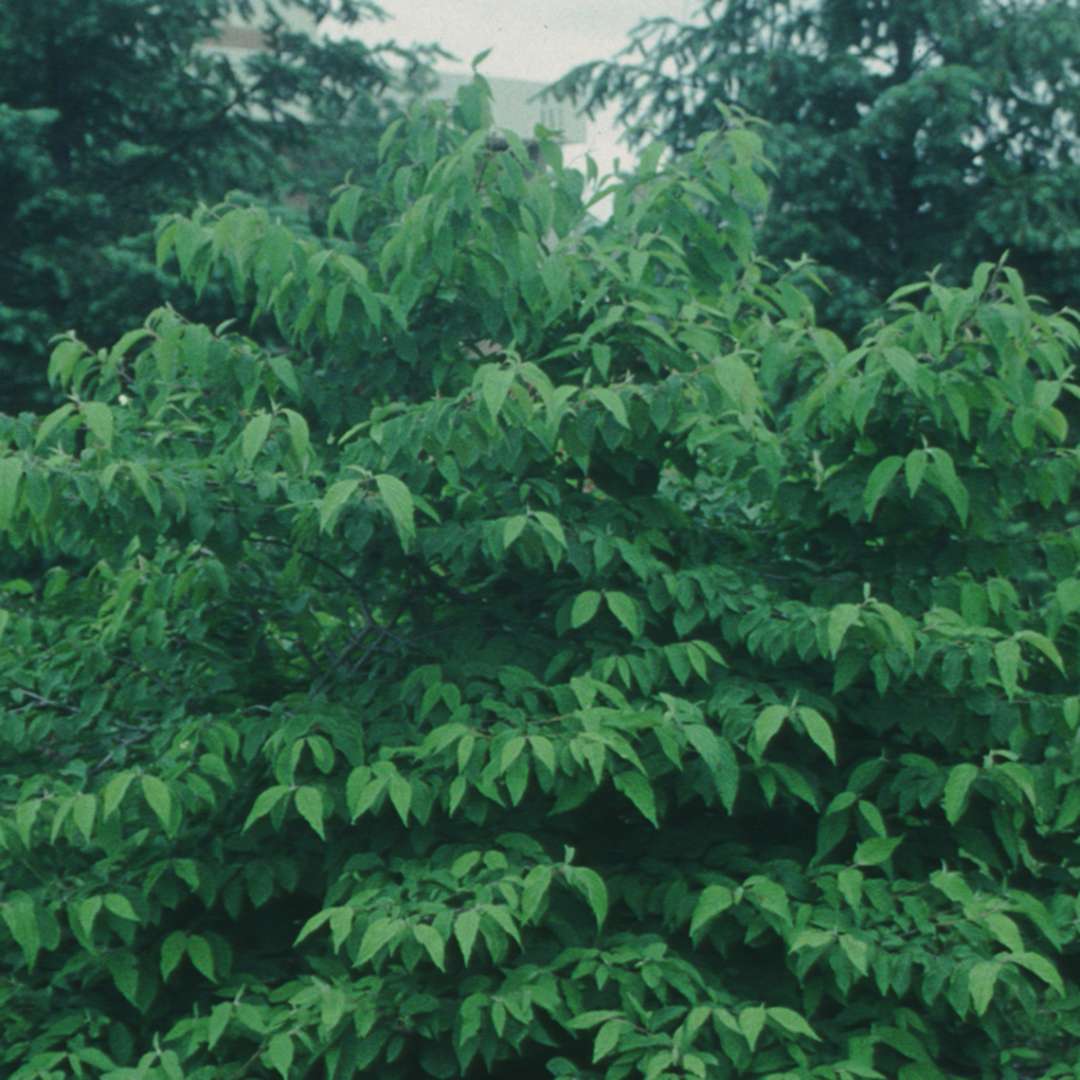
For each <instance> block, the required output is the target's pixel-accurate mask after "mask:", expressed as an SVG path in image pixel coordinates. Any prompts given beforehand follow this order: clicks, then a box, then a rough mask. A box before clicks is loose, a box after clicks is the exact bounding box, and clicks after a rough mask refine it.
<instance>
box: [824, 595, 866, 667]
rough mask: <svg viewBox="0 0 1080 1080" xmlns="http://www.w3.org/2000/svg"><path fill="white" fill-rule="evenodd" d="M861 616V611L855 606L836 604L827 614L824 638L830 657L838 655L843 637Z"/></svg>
mask: <svg viewBox="0 0 1080 1080" xmlns="http://www.w3.org/2000/svg"><path fill="white" fill-rule="evenodd" d="M861 614H862V611H861V609H860V608H859V607H858V606H857V605H855V604H837V605H836V607H834V608H833V609H832V611H830V612H829V622H828V629H827V631H826V638H827V640H828V643H829V655H830V656H832V657H836V656H837V655H838V654H839V652H840V646H841V645H842V644H843V641H844V637H845V636H846V634H847V632H848V630H850V629H851V627H852V626H854V625H855V624H856V623H857V622H858V621H859V617H860V615H861Z"/></svg>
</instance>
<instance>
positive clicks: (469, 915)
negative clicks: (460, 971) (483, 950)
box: [454, 905, 524, 967]
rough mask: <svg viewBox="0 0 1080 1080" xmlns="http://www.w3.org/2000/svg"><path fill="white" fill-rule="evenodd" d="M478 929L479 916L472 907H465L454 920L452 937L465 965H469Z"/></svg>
mask: <svg viewBox="0 0 1080 1080" xmlns="http://www.w3.org/2000/svg"><path fill="white" fill-rule="evenodd" d="M523 906H524V905H523ZM479 929H480V916H479V915H478V914H477V912H476V910H475V909H474V908H466V909H465V910H464V911H463V912H462V913H461V914H460V915H459V916H458V917H457V918H456V919H455V920H454V937H455V938H456V939H457V943H458V948H459V949H461V960H462V963H463V964H464V965H465V966H466V967H468V966H469V957H470V956H471V955H472V950H473V944H474V943H475V942H476V932H477V931H478V930H479Z"/></svg>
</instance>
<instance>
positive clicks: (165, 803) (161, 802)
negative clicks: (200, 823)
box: [139, 773, 172, 832]
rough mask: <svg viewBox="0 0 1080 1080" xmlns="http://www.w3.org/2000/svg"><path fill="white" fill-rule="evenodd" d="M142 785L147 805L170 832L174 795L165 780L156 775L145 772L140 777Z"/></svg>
mask: <svg viewBox="0 0 1080 1080" xmlns="http://www.w3.org/2000/svg"><path fill="white" fill-rule="evenodd" d="M139 783H140V785H141V786H142V793H143V798H144V799H146V805H147V806H149V807H150V809H151V810H153V811H154V813H155V814H157V817H158V820H159V821H160V822H161V824H162V827H163V828H164V829H165V831H166V832H169V830H170V827H171V822H172V795H171V794H170V792H169V789H168V787H167V786H166V785H165V783H164V781H162V780H159V779H158V777H156V776H151V775H149V773H144V774H143V775H142V776H141V777H140V778H139Z"/></svg>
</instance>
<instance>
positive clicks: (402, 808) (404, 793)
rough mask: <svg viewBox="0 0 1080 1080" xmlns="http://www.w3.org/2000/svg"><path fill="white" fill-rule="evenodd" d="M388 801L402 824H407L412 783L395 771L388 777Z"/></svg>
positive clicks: (410, 804)
mask: <svg viewBox="0 0 1080 1080" xmlns="http://www.w3.org/2000/svg"><path fill="white" fill-rule="evenodd" d="M389 795H390V802H391V803H393V806H394V809H395V810H396V811H397V813H398V817H400V818H401V823H402V825H408V824H409V808H410V807H411V806H412V785H411V784H410V783H409V781H408V780H406V779H405V777H403V776H399V775H397V774H396V773H395V774H394V775H393V776H392V777H390V784H389Z"/></svg>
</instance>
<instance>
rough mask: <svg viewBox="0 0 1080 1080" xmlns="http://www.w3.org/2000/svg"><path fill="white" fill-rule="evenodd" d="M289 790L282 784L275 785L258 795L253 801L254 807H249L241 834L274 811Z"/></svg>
mask: <svg viewBox="0 0 1080 1080" xmlns="http://www.w3.org/2000/svg"><path fill="white" fill-rule="evenodd" d="M288 793H289V789H288V788H287V787H286V786H285V785H284V784H275V785H274V786H273V787H269V788H267V789H266V790H265V791H264V792H262V793H260V795H259V797H258V798H257V799H256V800H255V803H254V805H253V806H252V807H251V812H250V813H249V814H248V816H247V820H246V821H245V822H244V825H243V828H242V829H241V831H242V832H247V830H248V828H250V827H251V826H252V825H254V824H255V822H256V821H258V820H259V818H261V817H265V816H266V815H267V814H269V813H270V811H271V810H273V809H274V807H275V806H277V804H278V803H279V802H281V800H282V799H284V798H285V796H286V795H288Z"/></svg>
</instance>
